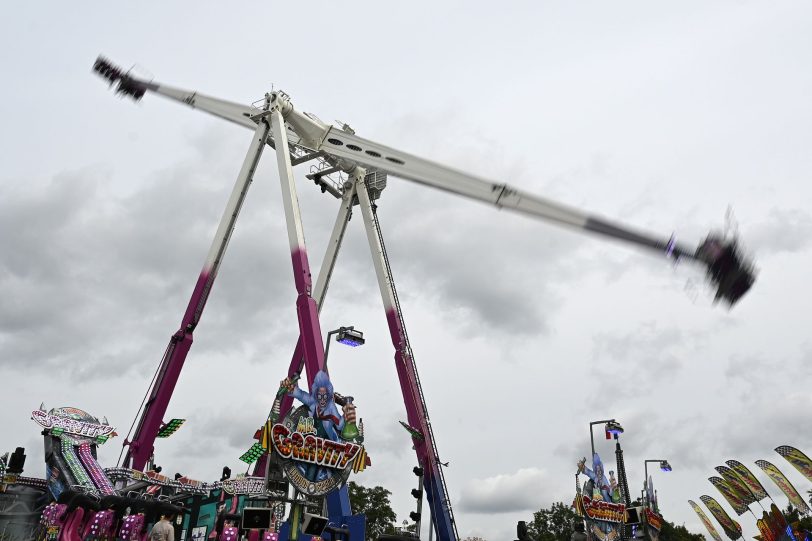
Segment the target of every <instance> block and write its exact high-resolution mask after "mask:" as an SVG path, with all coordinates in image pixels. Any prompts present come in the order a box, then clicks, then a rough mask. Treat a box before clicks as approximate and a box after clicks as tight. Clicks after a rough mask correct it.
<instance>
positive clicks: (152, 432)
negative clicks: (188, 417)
mask: <svg viewBox="0 0 812 541" xmlns="http://www.w3.org/2000/svg"><path fill="white" fill-rule="evenodd" d="M269 104H270V97H267V98H266V101H265V111H266V112H267V110H268V107H269ZM255 112H257V111H255ZM263 114H264V113H260V116H262V115H263ZM251 122H254V120H251ZM256 122H257V123H256V124H255V131H254V137H253V139H252V140H251V145H250V146H249V148H248V152H247V153H246V155H245V159H244V160H243V164H242V167H241V169H240V172H239V174H238V175H237V180H236V182H235V183H234V188H233V189H232V190H231V196H230V197H229V200H228V203H227V204H226V208H225V210H224V211H223V216H222V218H221V219H220V224H219V226H218V227H217V232H216V233H215V235H214V239H213V240H212V243H211V247H210V248H209V253H208V255H207V257H206V261H205V263H204V265H203V269H202V270H201V272H200V276H199V277H198V279H197V283H196V284H195V287H194V290H193V291H192V296H191V298H190V299H189V304H188V305H187V307H186V312H185V313H184V315H183V319H182V320H181V325H180V329H179V330H178V331H177V332H176V333H175V334H174V335H172V337H171V338H170V341H169V345H168V346H167V348H166V351H165V352H164V356H163V359H162V360H161V364H160V366H159V368H158V372H157V374H156V377H155V379H154V380H153V384H152V387H151V388H150V390H149V396H148V399H147V400H146V401H145V403H144V406H143V407H144V412H143V413H142V415H141V419H140V421H139V423H138V427H137V428H136V431H135V434H134V436H133V439H132V441H126V440H125V442H124V445H125V446H128V447H127V453H126V455H125V457H124V461H123V462H122V466H125V467H132V468H133V469H136V470H143V469H144V467H145V466H146V464H147V463H148V462H149V459H150V457H151V456H152V454H153V452H154V445H155V438H156V436H157V434H158V430H159V429H160V427H161V424H162V423H163V418H164V415H165V414H166V410H167V408H168V407H169V401H170V399H171V398H172V393H173V392H174V390H175V385H176V384H177V382H178V378H179V377H180V372H181V369H182V368H183V364H184V362H185V361H186V356H187V354H188V353H189V349H190V348H191V347H192V342H193V340H194V337H193V333H194V330H195V328H196V327H197V324H198V322H199V321H200V317H201V315H202V314H203V309H204V308H205V306H206V301H207V300H208V298H209V293H211V288H212V286H213V285H214V279H215V278H216V277H217V272H218V270H219V269H220V264H221V263H222V261H223V256H224V255H225V252H226V248H227V247H228V242H229V240H230V239H231V234H232V233H233V232H234V224H235V223H236V221H237V217H238V216H239V214H240V210H241V209H242V205H243V202H244V201H245V196H246V194H247V193H248V188H249V186H250V184H251V180H252V179H253V176H254V172H255V171H256V167H257V164H258V163H259V159H260V157H261V156H262V151H263V150H264V149H265V144H266V142H267V141H268V135H269V133H270V125H269V124H268V122H267V121H266V120H265V119H263V118H259V119H258V120H256Z"/></svg>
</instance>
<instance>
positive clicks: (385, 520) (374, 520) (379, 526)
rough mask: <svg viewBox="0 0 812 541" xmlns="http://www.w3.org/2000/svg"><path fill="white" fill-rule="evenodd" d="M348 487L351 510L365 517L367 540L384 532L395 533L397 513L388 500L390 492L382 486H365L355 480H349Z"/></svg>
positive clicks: (375, 537)
mask: <svg viewBox="0 0 812 541" xmlns="http://www.w3.org/2000/svg"><path fill="white" fill-rule="evenodd" d="M348 487H349V492H350V506H351V507H352V512H353V513H361V514H364V515H366V517H367V539H368V540H375V539H377V538H378V536H379V535H381V534H384V533H395V521H396V520H397V515H396V514H395V512H394V511H393V510H392V504H391V503H390V502H389V496H391V495H392V493H391V492H389V491H388V490H386V489H385V488H383V487H372V488H366V487H365V486H362V485H359V484H357V483H356V482H355V481H350V482H349V485H348Z"/></svg>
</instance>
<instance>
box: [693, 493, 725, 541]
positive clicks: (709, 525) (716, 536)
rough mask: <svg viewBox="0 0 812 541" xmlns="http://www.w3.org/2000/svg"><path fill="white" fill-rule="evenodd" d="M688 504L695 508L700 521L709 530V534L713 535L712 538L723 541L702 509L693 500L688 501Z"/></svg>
mask: <svg viewBox="0 0 812 541" xmlns="http://www.w3.org/2000/svg"><path fill="white" fill-rule="evenodd" d="M688 503H689V504H691V507H693V509H694V512H695V513H696V515H697V516H698V517H699V520H701V521H702V524H704V525H705V528H707V530H708V533H709V534H711V537H713V539H714V540H715V541H722V536H721V535H719V532H717V531H716V528H715V527H714V526H713V523H712V522H711V521H710V519H709V518H708V515H706V514H705V512H704V511H703V510H702V508H701V507H699V506H698V505H697V504H696V502H694V501H693V500H688Z"/></svg>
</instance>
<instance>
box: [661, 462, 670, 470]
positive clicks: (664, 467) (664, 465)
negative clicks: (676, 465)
mask: <svg viewBox="0 0 812 541" xmlns="http://www.w3.org/2000/svg"><path fill="white" fill-rule="evenodd" d="M672 469H673V468H671V464H669V463H668V461H667V460H661V461H660V470H662V471H671V470H672Z"/></svg>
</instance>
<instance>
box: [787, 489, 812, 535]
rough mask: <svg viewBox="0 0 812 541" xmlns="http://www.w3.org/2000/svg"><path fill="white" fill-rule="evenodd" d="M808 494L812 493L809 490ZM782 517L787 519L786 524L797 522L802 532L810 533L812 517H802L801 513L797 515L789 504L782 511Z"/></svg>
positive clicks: (811, 530)
mask: <svg viewBox="0 0 812 541" xmlns="http://www.w3.org/2000/svg"><path fill="white" fill-rule="evenodd" d="M810 493H812V490H810ZM784 516H785V517H786V518H787V522H789V523H790V524H795V523H796V522H797V523H799V526H800V528H801V529H802V530H806V531H807V532H812V517H802V516H801V513H799V512H798V510H797V509H796V508H794V507H793V506H792V504H789V505H788V506H787V508H786V509H784Z"/></svg>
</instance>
